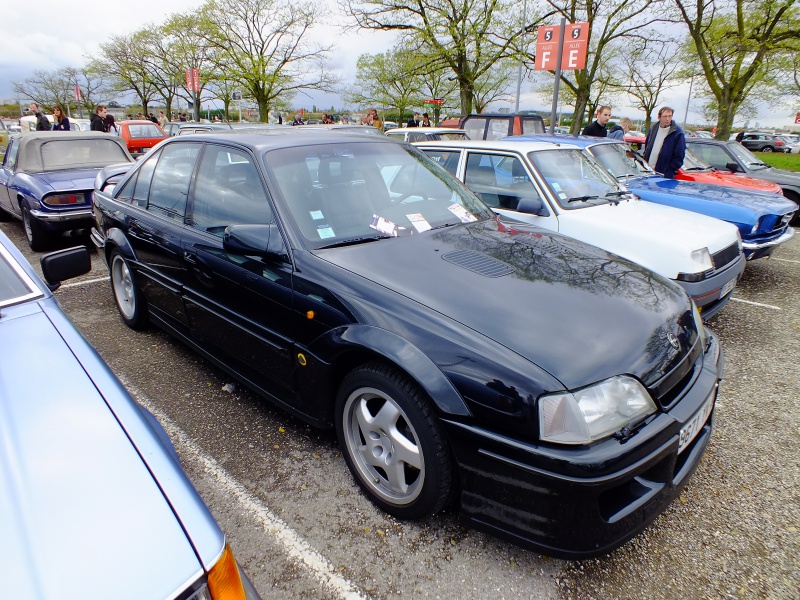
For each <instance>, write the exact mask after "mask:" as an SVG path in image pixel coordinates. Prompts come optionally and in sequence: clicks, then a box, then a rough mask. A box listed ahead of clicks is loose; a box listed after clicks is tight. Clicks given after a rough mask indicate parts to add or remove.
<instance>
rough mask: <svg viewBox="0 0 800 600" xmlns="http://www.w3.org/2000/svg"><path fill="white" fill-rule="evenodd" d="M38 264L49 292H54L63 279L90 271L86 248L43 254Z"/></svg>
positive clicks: (77, 247) (89, 259)
mask: <svg viewBox="0 0 800 600" xmlns="http://www.w3.org/2000/svg"><path fill="white" fill-rule="evenodd" d="M39 264H41V266H42V274H43V275H44V280H45V282H47V287H49V288H50V291H51V292H55V291H56V290H57V289H58V288H59V287H60V286H61V282H62V281H64V280H65V279H72V278H74V277H79V276H81V275H84V274H86V273H88V272H89V271H91V270H92V259H91V257H90V256H89V250H88V249H87V248H86V246H76V247H75V248H67V249H66V250H58V251H56V252H50V253H49V254H44V255H42V257H41V258H40V259H39Z"/></svg>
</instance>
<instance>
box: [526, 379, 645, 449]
mask: <svg viewBox="0 0 800 600" xmlns="http://www.w3.org/2000/svg"><path fill="white" fill-rule="evenodd" d="M655 411H656V405H655V403H654V402H653V399H652V398H651V397H650V394H648V393H647V390H646V389H645V388H644V386H642V384H641V383H639V382H638V381H637V380H635V379H633V378H632V377H627V376H625V375H622V376H617V377H612V378H610V379H606V380H605V381H601V382H600V383H597V384H595V385H592V386H589V387H588V388H584V389H582V390H578V391H576V392H562V393H558V394H550V395H548V396H542V397H541V398H540V399H539V431H540V432H541V434H540V435H541V439H542V441H546V442H556V443H559V444H588V443H589V442H593V441H595V440H599V439H601V438H604V437H606V436H608V435H611V434H612V433H614V432H615V431H619V430H620V429H622V428H623V427H627V426H630V425H635V424H637V423H638V422H639V421H641V420H642V419H644V418H645V417H646V416H647V415H650V414H652V413H654V412H655Z"/></svg>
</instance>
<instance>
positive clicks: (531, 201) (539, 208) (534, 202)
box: [517, 198, 549, 217]
mask: <svg viewBox="0 0 800 600" xmlns="http://www.w3.org/2000/svg"><path fill="white" fill-rule="evenodd" d="M517 212H521V213H527V214H529V215H538V216H540V217H546V216H548V215H549V212H548V211H547V209H546V208H545V207H544V203H543V202H542V199H541V198H520V199H519V204H517Z"/></svg>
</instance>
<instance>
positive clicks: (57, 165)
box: [40, 135, 130, 171]
mask: <svg viewBox="0 0 800 600" xmlns="http://www.w3.org/2000/svg"><path fill="white" fill-rule="evenodd" d="M40 155H41V161H42V167H43V169H44V170H45V171H57V170H59V169H75V168H79V167H88V168H91V167H105V166H106V165H111V164H114V163H124V162H130V158H129V157H128V155H127V154H126V153H125V150H123V149H122V147H121V146H120V145H119V144H118V143H116V142H114V141H112V140H109V139H96V138H95V139H77V140H76V139H75V138H74V137H73V136H71V135H70V136H64V139H63V140H49V141H47V142H44V143H42V146H41V150H40Z"/></svg>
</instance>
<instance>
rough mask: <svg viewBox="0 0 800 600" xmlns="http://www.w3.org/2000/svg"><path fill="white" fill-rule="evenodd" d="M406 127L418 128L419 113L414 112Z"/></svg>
mask: <svg viewBox="0 0 800 600" xmlns="http://www.w3.org/2000/svg"><path fill="white" fill-rule="evenodd" d="M406 127H419V113H418V112H415V113H414V116H413V117H411V118H410V119H409V120H408V123H406Z"/></svg>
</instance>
